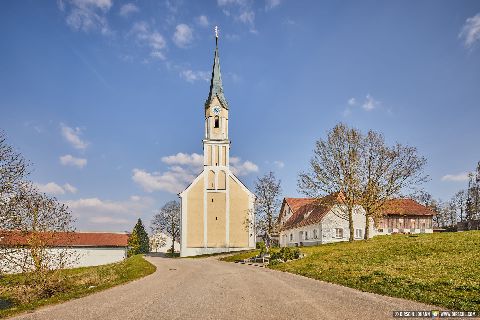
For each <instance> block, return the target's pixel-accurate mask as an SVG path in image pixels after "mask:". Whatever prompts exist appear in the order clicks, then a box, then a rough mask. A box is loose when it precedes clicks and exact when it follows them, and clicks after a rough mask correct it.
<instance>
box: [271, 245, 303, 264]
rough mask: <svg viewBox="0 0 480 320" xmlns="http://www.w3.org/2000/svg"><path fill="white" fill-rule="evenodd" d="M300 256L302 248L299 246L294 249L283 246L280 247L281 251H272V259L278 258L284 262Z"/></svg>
mask: <svg viewBox="0 0 480 320" xmlns="http://www.w3.org/2000/svg"><path fill="white" fill-rule="evenodd" d="M298 258H300V249H298V248H296V249H292V248H290V247H282V248H280V251H272V253H271V254H270V259H271V260H275V259H278V260H281V261H284V262H286V261H288V260H293V259H298Z"/></svg>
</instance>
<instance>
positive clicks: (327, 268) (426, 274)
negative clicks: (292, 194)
mask: <svg viewBox="0 0 480 320" xmlns="http://www.w3.org/2000/svg"><path fill="white" fill-rule="evenodd" d="M301 251H302V252H303V253H305V254H306V255H307V256H306V257H305V258H304V259H301V260H297V261H291V262H288V263H283V264H279V265H275V266H272V267H271V268H272V269H276V270H281V271H287V272H291V273H296V274H300V275H303V276H306V277H309V278H314V279H318V280H323V281H327V282H332V283H337V284H341V285H344V286H347V287H351V288H356V289H359V290H362V291H367V292H374V293H379V294H383V295H387V296H393V297H400V298H404V299H410V300H415V301H420V302H424V303H428V304H432V305H436V306H441V307H445V308H447V309H450V310H463V311H480V231H470V232H457V233H435V234H421V235H418V236H408V235H392V236H377V237H375V238H373V239H371V240H368V241H355V242H353V243H348V242H344V243H335V244H325V245H320V246H315V247H303V248H301ZM233 260H235V258H234V257H233Z"/></svg>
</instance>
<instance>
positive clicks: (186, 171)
mask: <svg viewBox="0 0 480 320" xmlns="http://www.w3.org/2000/svg"><path fill="white" fill-rule="evenodd" d="M162 162H164V163H166V164H168V165H170V167H168V170H167V171H165V172H148V171H146V170H144V169H138V168H135V169H133V170H132V180H133V181H134V182H135V183H137V184H138V185H139V186H140V187H142V188H143V189H144V190H145V191H147V192H153V191H166V192H169V193H173V194H177V193H179V192H181V191H183V190H184V189H185V188H186V187H187V186H188V185H189V184H190V183H191V182H192V181H193V180H194V179H195V178H196V177H197V175H198V174H199V173H200V172H201V171H202V167H203V156H202V155H199V154H197V153H192V154H187V153H177V154H176V155H171V156H166V157H163V158H162ZM230 170H232V172H233V173H234V174H236V175H238V176H243V175H247V174H249V173H251V172H257V171H258V166H257V165H256V164H254V163H253V162H251V161H241V160H240V158H238V157H230Z"/></svg>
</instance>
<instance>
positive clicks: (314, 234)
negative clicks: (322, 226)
mask: <svg viewBox="0 0 480 320" xmlns="http://www.w3.org/2000/svg"><path fill="white" fill-rule="evenodd" d="M317 238H318V235H317V229H313V239H317Z"/></svg>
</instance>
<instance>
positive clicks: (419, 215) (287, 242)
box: [278, 195, 436, 246]
mask: <svg viewBox="0 0 480 320" xmlns="http://www.w3.org/2000/svg"><path fill="white" fill-rule="evenodd" d="M332 197H333V195H332V196H328V197H325V198H322V199H315V198H284V199H283V203H282V207H281V209H280V214H279V217H278V220H279V226H280V246H310V245H316V244H323V243H331V242H339V241H348V240H349V237H350V229H349V225H348V216H347V215H346V212H345V210H342V205H339V204H334V203H335V201H333V199H332ZM343 209H344V206H343ZM435 214H436V213H435V212H434V211H432V210H431V209H430V208H427V207H425V206H423V205H421V204H419V203H417V202H416V201H414V200H412V199H392V200H389V201H388V202H387V204H386V205H385V208H384V212H383V215H382V218H380V219H378V221H377V223H376V227H375V223H374V221H373V219H372V218H370V233H369V235H370V236H369V237H370V238H371V237H373V236H375V235H386V234H393V233H432V232H433V227H432V218H433V216H434V215H435ZM353 227H354V229H355V230H354V234H355V240H362V239H364V236H365V210H364V209H363V207H362V206H360V205H357V206H355V208H354V213H353Z"/></svg>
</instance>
